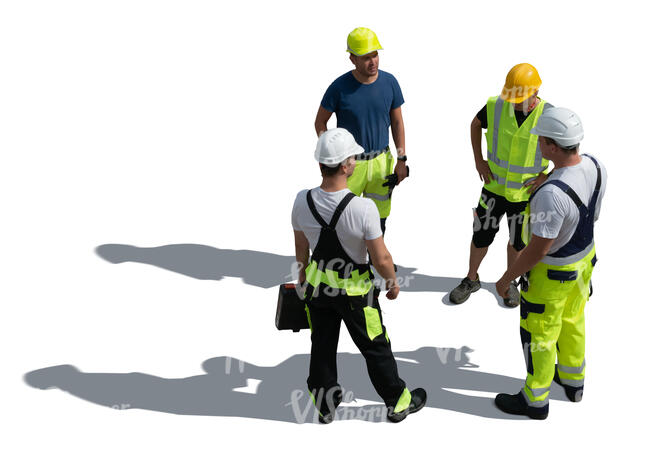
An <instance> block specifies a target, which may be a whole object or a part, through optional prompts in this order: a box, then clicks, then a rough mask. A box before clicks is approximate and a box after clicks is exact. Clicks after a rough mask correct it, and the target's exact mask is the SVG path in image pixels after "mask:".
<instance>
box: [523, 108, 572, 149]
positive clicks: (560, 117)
mask: <svg viewBox="0 0 650 452" xmlns="http://www.w3.org/2000/svg"><path fill="white" fill-rule="evenodd" d="M530 133H532V134H533V135H539V136H540V137H547V138H551V139H552V140H554V141H555V142H556V143H557V144H559V145H560V146H562V147H569V146H574V145H576V144H578V143H580V141H582V138H583V137H584V136H585V132H584V130H583V129H582V121H580V118H579V117H578V115H576V114H575V113H574V112H572V111H571V110H569V109H568V108H562V107H552V108H545V109H544V111H543V112H542V114H541V116H540V117H539V119H538V120H537V125H536V126H535V127H533V129H532V130H531V131H530Z"/></svg>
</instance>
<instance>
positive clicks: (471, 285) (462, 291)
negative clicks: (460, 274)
mask: <svg viewBox="0 0 650 452" xmlns="http://www.w3.org/2000/svg"><path fill="white" fill-rule="evenodd" d="M480 288H481V280H480V279H479V277H478V275H476V281H472V280H471V279H469V278H467V277H465V278H464V279H463V280H462V281H461V282H460V284H459V285H458V286H457V287H456V288H455V289H454V290H452V291H451V292H450V293H449V301H451V302H452V303H454V304H461V303H464V302H465V301H467V299H468V298H469V296H470V295H471V294H472V293H473V292H476V291H477V290H479V289H480Z"/></svg>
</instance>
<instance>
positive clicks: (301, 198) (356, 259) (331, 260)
mask: <svg viewBox="0 0 650 452" xmlns="http://www.w3.org/2000/svg"><path fill="white" fill-rule="evenodd" d="M362 151H363V149H362V148H361V147H360V146H359V145H358V144H357V143H356V142H355V140H354V137H353V136H352V134H350V132H348V131H347V130H345V129H340V128H337V129H331V130H328V131H326V132H325V133H323V134H322V135H321V136H320V137H319V139H318V144H317V147H316V152H315V157H316V160H317V161H318V163H319V166H320V170H321V174H322V176H323V180H322V183H321V185H320V187H316V188H313V189H311V190H302V191H301V192H299V193H298V195H297V196H296V200H295V203H294V206H293V212H292V216H291V222H292V225H293V229H294V237H295V246H296V261H297V262H298V263H299V265H300V275H299V283H300V285H301V286H302V287H303V290H304V292H303V293H304V298H305V300H306V306H305V310H306V311H307V319H308V320H309V325H310V329H311V341H312V347H311V362H310V365H309V378H308V379H307V386H308V388H309V391H310V393H311V394H312V397H313V401H314V403H315V405H316V408H317V409H318V411H319V420H320V422H322V423H329V422H332V420H333V418H334V413H335V409H336V406H338V404H339V403H340V402H341V399H342V391H341V387H340V386H339V384H338V382H337V369H336V349H337V345H338V339H339V329H340V326H341V320H343V321H344V322H345V326H346V327H347V329H348V332H349V333H350V336H351V337H352V340H353V341H354V343H355V344H356V346H357V347H358V348H359V350H360V351H361V353H362V354H363V356H364V358H365V359H366V364H367V367H368V373H369V375H370V380H371V381H372V384H373V386H374V387H375V389H376V390H377V393H378V394H379V395H380V397H381V398H382V399H383V400H384V403H385V404H386V407H387V408H388V412H387V417H388V419H389V420H390V421H393V422H400V421H401V420H403V419H404V418H405V417H406V416H407V415H408V414H409V413H414V412H416V411H418V410H420V409H421V408H422V407H423V406H424V404H425V402H426V392H425V391H424V390H423V389H421V388H418V389H414V390H413V391H409V390H408V389H407V388H406V384H405V383H404V381H402V380H401V379H400V378H399V375H398V372H397V364H396V363H395V358H394V357H393V353H392V351H391V346H390V341H389V339H388V333H387V332H386V328H385V327H384V325H383V322H382V316H381V309H380V307H379V299H378V297H379V289H377V288H375V286H374V284H373V282H372V279H373V274H372V270H371V269H370V266H369V265H368V261H367V258H366V254H367V253H369V254H370V256H371V258H372V260H373V263H374V266H375V268H376V270H377V271H378V272H379V274H380V275H381V276H382V277H383V278H384V279H385V280H386V287H387V289H388V293H387V294H386V297H387V298H388V299H389V300H394V299H395V298H397V296H398V294H399V285H398V284H397V280H396V276H395V271H394V268H393V259H392V257H391V255H390V253H389V252H388V250H387V249H386V246H385V244H384V239H383V236H382V232H381V227H380V223H379V212H378V211H377V207H376V206H375V204H374V203H373V202H371V201H370V200H366V199H363V198H359V197H357V196H355V195H354V193H352V192H351V191H350V190H349V189H348V187H347V180H348V178H349V177H350V176H351V175H352V173H353V171H354V167H355V157H354V156H355V155H356V154H358V153H360V152H362ZM310 249H311V250H312V255H311V258H310V255H309V251H310Z"/></svg>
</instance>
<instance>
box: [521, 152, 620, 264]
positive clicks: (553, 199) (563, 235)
mask: <svg viewBox="0 0 650 452" xmlns="http://www.w3.org/2000/svg"><path fill="white" fill-rule="evenodd" d="M581 157H582V161H581V162H580V163H578V164H577V165H572V166H565V167H563V168H556V169H554V170H553V174H551V175H550V176H549V178H548V180H555V179H558V180H561V181H562V182H564V183H566V184H567V185H568V186H569V187H571V188H572V189H573V191H575V192H576V194H577V195H578V197H579V198H580V200H581V201H582V203H583V204H584V205H585V207H588V206H589V200H590V199H591V196H592V195H593V193H594V189H595V188H596V179H597V174H598V173H597V171H596V165H594V162H592V161H591V159H590V158H589V157H587V156H586V155H584V154H583V155H582V156H581ZM596 160H597V161H598V165H600V177H601V182H600V195H599V196H598V201H596V213H595V217H594V221H596V220H597V219H598V215H599V214H600V204H601V202H602V200H603V195H604V194H605V186H606V185H607V171H606V170H605V167H604V166H603V164H602V163H601V161H600V160H598V159H596ZM530 213H531V218H530V225H531V231H532V233H533V234H534V235H536V236H538V237H542V238H545V239H555V241H554V242H553V245H552V246H551V248H550V250H549V252H548V254H553V253H555V252H556V251H558V250H559V249H560V248H562V247H563V246H564V245H566V244H567V243H568V242H569V240H571V237H573V233H574V232H575V230H576V228H577V227H578V222H579V220H580V213H579V211H578V207H577V206H576V204H575V202H573V200H572V199H571V198H570V197H569V195H567V194H566V193H564V192H563V191H562V189H560V188H559V187H556V186H555V185H545V186H543V187H542V188H540V189H539V192H538V193H535V196H534V197H533V200H532V201H531V203H530Z"/></svg>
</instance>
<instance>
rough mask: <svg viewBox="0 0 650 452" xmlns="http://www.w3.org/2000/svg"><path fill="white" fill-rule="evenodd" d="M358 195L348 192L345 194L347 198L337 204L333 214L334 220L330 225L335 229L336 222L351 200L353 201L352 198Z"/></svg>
mask: <svg viewBox="0 0 650 452" xmlns="http://www.w3.org/2000/svg"><path fill="white" fill-rule="evenodd" d="M355 196H356V195H355V194H354V193H352V192H350V193H348V194H347V195H345V198H343V200H342V201H341V202H340V203H339V205H338V206H336V210H335V211H334V215H332V221H330V224H329V227H330V228H332V229H334V228H335V227H336V223H338V221H339V217H340V216H341V214H342V213H343V211H344V210H345V208H346V207H347V206H348V204H349V203H350V201H352V198H354V197H355Z"/></svg>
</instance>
